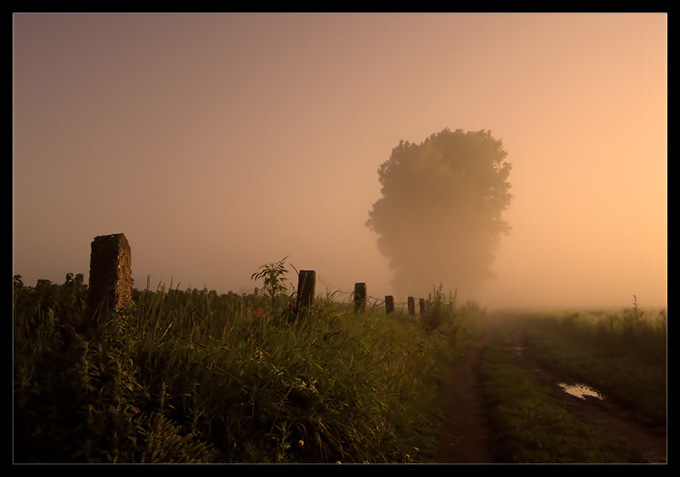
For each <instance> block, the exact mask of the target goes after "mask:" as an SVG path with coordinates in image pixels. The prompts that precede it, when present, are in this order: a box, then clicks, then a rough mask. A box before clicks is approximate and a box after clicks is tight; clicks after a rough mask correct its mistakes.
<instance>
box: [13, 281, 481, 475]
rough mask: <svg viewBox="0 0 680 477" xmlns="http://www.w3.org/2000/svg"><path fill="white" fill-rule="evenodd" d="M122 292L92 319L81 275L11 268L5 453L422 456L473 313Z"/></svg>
mask: <svg viewBox="0 0 680 477" xmlns="http://www.w3.org/2000/svg"><path fill="white" fill-rule="evenodd" d="M133 292H134V293H133V304H132V305H131V307H130V309H129V310H127V312H125V313H121V314H119V315H116V316H115V318H114V319H113V320H111V321H109V322H106V323H101V324H100V325H98V326H97V328H96V329H95V330H88V329H86V328H84V325H83V309H84V306H83V305H84V297H85V296H86V287H85V286H84V285H83V283H82V276H80V278H79V281H78V280H73V277H71V278H68V277H67V283H65V284H64V285H61V286H57V285H52V284H49V283H46V282H43V283H42V284H39V285H38V286H36V287H35V288H32V287H26V286H24V285H23V283H21V281H20V279H15V290H14V305H15V306H14V383H15V389H14V431H15V461H19V462H218V463H219V462H225V463H226V462H337V461H340V462H422V461H432V460H433V456H434V448H435V444H436V437H437V434H438V430H439V426H440V425H441V417H442V409H443V402H442V399H443V396H444V393H443V386H444V385H445V383H446V380H447V377H448V374H449V367H450V365H451V364H452V361H453V360H454V359H455V357H456V356H458V355H459V354H462V351H461V349H460V347H462V346H463V343H466V342H467V341H466V340H467V339H469V335H470V333H472V332H473V331H474V322H472V321H471V320H470V319H468V318H466V316H469V317H472V316H473V315H474V316H477V315H475V312H476V313H477V314H479V313H478V310H475V309H474V307H473V306H468V307H467V308H466V307H462V308H460V309H459V308H456V307H454V306H452V307H451V308H449V309H447V312H446V313H443V312H441V316H438V317H437V320H436V323H434V322H433V321H432V320H430V321H427V320H424V319H423V320H421V319H419V318H418V317H410V316H408V315H402V314H395V315H390V316H385V315H384V314H383V313H382V312H378V311H375V312H369V313H362V314H356V313H354V312H353V310H352V308H351V307H350V306H346V305H343V304H339V303H336V302H334V301H332V300H330V299H324V298H323V297H319V298H318V299H317V301H316V303H315V305H314V307H313V308H312V309H311V310H309V311H308V312H307V313H304V314H301V315H300V316H298V317H297V318H296V319H293V314H292V311H291V307H290V305H289V303H288V300H286V299H284V297H281V299H276V298H275V297H272V296H271V295H267V294H259V293H255V294H250V295H236V294H234V293H228V294H224V295H218V294H216V293H215V292H208V291H207V290H195V289H194V290H186V291H180V290H178V289H177V288H175V289H173V288H172V285H171V286H170V287H169V288H168V289H166V288H165V286H163V285H160V286H159V287H158V288H157V289H156V290H150V289H149V286H148V284H147V289H146V290H142V291H139V290H134V291H133ZM466 314H467V315H466ZM423 318H425V317H423ZM463 324H465V326H463Z"/></svg>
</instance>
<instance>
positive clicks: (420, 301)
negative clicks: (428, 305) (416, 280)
mask: <svg viewBox="0 0 680 477" xmlns="http://www.w3.org/2000/svg"><path fill="white" fill-rule="evenodd" d="M418 306H419V308H420V314H421V315H423V314H425V298H419V299H418Z"/></svg>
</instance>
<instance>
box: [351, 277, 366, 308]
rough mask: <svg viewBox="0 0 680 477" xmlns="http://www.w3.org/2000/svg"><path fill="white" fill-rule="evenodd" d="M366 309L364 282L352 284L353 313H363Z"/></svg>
mask: <svg viewBox="0 0 680 477" xmlns="http://www.w3.org/2000/svg"><path fill="white" fill-rule="evenodd" d="M365 311H366V284H365V283H355V284H354V313H364V312H365Z"/></svg>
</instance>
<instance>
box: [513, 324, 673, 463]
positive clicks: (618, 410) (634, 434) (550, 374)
mask: <svg viewBox="0 0 680 477" xmlns="http://www.w3.org/2000/svg"><path fill="white" fill-rule="evenodd" d="M514 349H515V351H516V357H517V361H518V363H519V364H520V365H522V366H523V367H524V368H525V369H528V370H530V371H532V372H533V373H535V374H536V375H537V376H538V377H539V378H540V379H541V381H542V382H543V383H544V384H545V385H546V386H548V387H550V388H553V389H554V390H555V393H556V395H559V396H562V397H563V398H564V399H566V400H569V401H571V402H572V403H574V404H575V408H576V409H577V412H578V413H579V415H580V416H581V417H582V418H583V419H585V420H587V421H589V422H592V423H594V424H597V425H599V426H601V427H603V428H605V429H607V430H609V431H610V432H612V433H614V434H616V435H618V436H620V437H622V438H624V439H625V440H627V441H628V442H629V443H630V445H631V446H632V447H633V448H634V449H635V450H636V451H637V452H638V453H639V454H640V455H641V456H642V457H644V458H645V459H646V460H647V461H648V462H650V463H666V435H665V433H664V432H659V431H658V430H655V429H653V428H652V427H650V426H647V425H645V424H643V423H641V422H639V420H638V419H636V418H635V416H634V414H633V413H632V412H631V411H630V410H628V409H626V408H625V406H623V405H621V404H619V403H616V402H614V400H612V399H611V398H609V397H605V398H604V399H603V400H600V399H596V398H588V397H587V398H578V397H574V396H570V395H569V394H567V393H565V392H562V391H561V390H560V388H559V383H563V382H569V381H571V382H573V381H574V380H573V379H571V377H570V376H564V375H561V374H560V373H558V372H557V371H555V370H553V369H551V368H549V367H548V366H546V365H545V364H544V363H542V362H541V361H540V360H539V359H538V357H537V356H536V355H535V354H534V352H533V351H532V348H531V344H530V342H529V340H528V339H527V337H526V336H525V335H524V333H523V332H521V331H520V330H517V335H516V345H515V348H514Z"/></svg>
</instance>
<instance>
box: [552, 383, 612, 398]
mask: <svg viewBox="0 0 680 477" xmlns="http://www.w3.org/2000/svg"><path fill="white" fill-rule="evenodd" d="M558 386H559V387H560V388H562V391H564V392H565V393H567V394H569V395H571V396H574V397H577V398H579V399H587V398H595V399H599V400H602V399H604V396H603V395H602V394H601V393H600V392H598V391H596V390H594V389H593V388H591V387H589V386H586V385H585V384H568V383H559V384H558Z"/></svg>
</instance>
